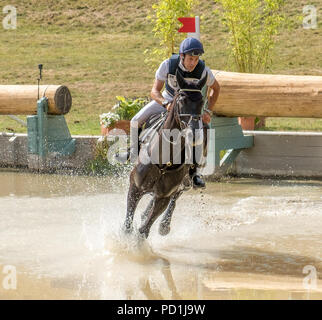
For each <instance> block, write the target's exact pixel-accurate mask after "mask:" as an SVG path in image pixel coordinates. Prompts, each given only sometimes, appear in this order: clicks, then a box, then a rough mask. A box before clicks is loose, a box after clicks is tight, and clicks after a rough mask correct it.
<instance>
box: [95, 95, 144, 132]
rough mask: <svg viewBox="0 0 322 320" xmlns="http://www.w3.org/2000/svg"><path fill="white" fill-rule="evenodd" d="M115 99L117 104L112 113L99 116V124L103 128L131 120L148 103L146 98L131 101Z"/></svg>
mask: <svg viewBox="0 0 322 320" xmlns="http://www.w3.org/2000/svg"><path fill="white" fill-rule="evenodd" d="M116 99H117V100H118V102H117V104H115V105H114V106H113V108H112V111H111V112H107V113H102V114H101V115H100V124H101V125H102V126H103V127H105V128H108V127H111V126H113V125H115V123H117V122H118V121H120V120H131V119H132V118H133V117H134V115H135V114H137V113H138V112H139V111H140V109H141V108H142V107H144V106H145V105H146V104H147V103H148V99H146V98H133V99H131V98H125V97H122V96H117V97H116Z"/></svg>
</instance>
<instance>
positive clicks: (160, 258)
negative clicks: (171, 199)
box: [0, 171, 322, 299]
mask: <svg viewBox="0 0 322 320" xmlns="http://www.w3.org/2000/svg"><path fill="white" fill-rule="evenodd" d="M127 179H128V178H124V179H110V178H106V177H105V178H97V177H96V178H95V177H83V176H67V175H37V174H29V173H21V172H8V171H0V181H1V184H0V221H1V222H0V298H2V299H4V298H6V299H13V298H14V299H321V298H322V282H321V275H320V272H321V267H322V265H321V262H322V260H321V258H322V231H321V230H322V210H321V206H322V193H321V190H322V189H321V187H322V182H318V181H277V180H275V181H273V180H256V179H231V180H228V181H223V182H220V183H208V184H207V189H206V190H205V191H202V192H201V191H196V190H191V191H188V192H186V193H185V194H184V195H183V196H182V197H181V198H180V199H179V200H178V202H177V207H176V210H175V213H174V217H173V220H172V225H171V232H170V234H169V235H168V236H166V237H162V236H160V235H159V234H158V222H159V221H157V222H156V223H155V225H154V226H153V227H152V229H151V233H150V237H149V239H148V240H147V241H142V240H140V238H139V237H138V235H137V233H136V232H134V234H133V235H131V236H124V235H123V234H122V232H121V231H120V229H121V225H122V223H123V221H124V218H125V212H126V192H127V188H128V181H127ZM148 201H149V197H148V196H147V197H145V198H144V199H143V200H142V202H141V203H140V205H139V207H138V209H137V215H136V218H135V227H136V228H138V227H139V225H140V212H142V211H143V210H144V207H145V206H146V205H147V203H148ZM136 228H135V229H136ZM8 265H11V266H14V267H15V268H16V272H17V285H16V289H15V290H14V289H12V290H7V289H5V288H3V286H2V287H1V283H2V284H3V282H4V280H5V277H6V274H5V273H4V272H1V270H4V269H3V268H5V266H8ZM306 266H311V267H306ZM305 267H306V268H309V270H311V271H310V272H309V273H304V272H303V269H304V268H305ZM312 270H313V271H314V272H313V271H312ZM1 277H2V278H1Z"/></svg>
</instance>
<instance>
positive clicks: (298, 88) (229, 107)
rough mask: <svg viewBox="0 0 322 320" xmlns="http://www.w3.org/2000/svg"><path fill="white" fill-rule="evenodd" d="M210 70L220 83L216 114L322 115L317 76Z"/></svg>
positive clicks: (321, 92) (321, 86)
mask: <svg viewBox="0 0 322 320" xmlns="http://www.w3.org/2000/svg"><path fill="white" fill-rule="evenodd" d="M212 72H213V74H214V76H215V78H216V79H217V81H218V82H219V84H220V87H221V88H220V94H219V98H218V100H217V103H216V105H215V112H216V114H218V115H223V116H229V117H251V116H257V117H301V118H322V77H321V76H293V75H271V74H251V73H237V72H225V71H220V70H212Z"/></svg>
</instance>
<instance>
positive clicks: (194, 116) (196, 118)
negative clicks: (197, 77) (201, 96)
mask: <svg viewBox="0 0 322 320" xmlns="http://www.w3.org/2000/svg"><path fill="white" fill-rule="evenodd" d="M186 91H188V92H189V91H190V92H200V93H202V91H201V90H199V89H180V90H179V91H178V93H177V94H176V95H175V97H174V99H173V101H172V107H173V112H174V118H175V120H176V122H177V124H178V125H179V128H180V131H182V130H185V129H187V128H188V127H189V125H190V123H191V121H200V120H201V118H202V114H195V113H180V111H179V106H178V103H177V100H178V97H179V96H180V94H182V93H183V92H186ZM181 117H189V120H188V122H186V121H183V120H182V119H181ZM161 132H162V138H163V139H165V141H167V142H168V143H170V144H172V145H176V144H177V143H178V142H179V139H180V135H179V136H178V138H177V139H176V141H170V140H169V139H168V138H167V137H166V136H165V135H164V134H163V131H162V130H161Z"/></svg>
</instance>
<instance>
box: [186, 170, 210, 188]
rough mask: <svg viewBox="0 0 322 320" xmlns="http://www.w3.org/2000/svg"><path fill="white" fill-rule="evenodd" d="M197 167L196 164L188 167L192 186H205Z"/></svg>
mask: <svg viewBox="0 0 322 320" xmlns="http://www.w3.org/2000/svg"><path fill="white" fill-rule="evenodd" d="M197 169H198V167H197V165H194V167H192V168H190V170H189V175H190V177H191V179H192V182H193V187H194V188H205V187H206V183H205V181H204V180H203V179H202V177H201V175H200V174H198V173H197Z"/></svg>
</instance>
